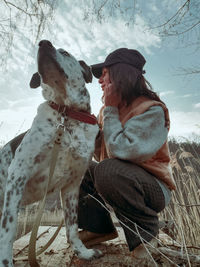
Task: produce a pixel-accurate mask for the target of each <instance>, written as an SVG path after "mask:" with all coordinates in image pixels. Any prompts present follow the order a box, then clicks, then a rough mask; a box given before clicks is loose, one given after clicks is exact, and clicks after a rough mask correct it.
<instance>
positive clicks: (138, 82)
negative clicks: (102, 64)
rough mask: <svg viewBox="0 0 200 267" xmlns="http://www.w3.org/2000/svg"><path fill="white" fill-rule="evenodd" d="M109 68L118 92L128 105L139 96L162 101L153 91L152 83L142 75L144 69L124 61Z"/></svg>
mask: <svg viewBox="0 0 200 267" xmlns="http://www.w3.org/2000/svg"><path fill="white" fill-rule="evenodd" d="M107 68H108V70H109V75H110V80H111V82H112V83H114V86H115V88H116V90H117V93H119V94H120V95H121V100H122V101H124V102H125V103H126V105H127V106H128V105H130V104H131V103H132V102H133V100H134V99H136V98H137V97H139V96H146V97H148V98H150V99H152V100H156V101H159V102H162V101H161V99H160V97H159V96H158V95H157V94H156V93H155V92H154V91H153V88H152V86H151V84H150V83H149V82H148V81H147V80H146V79H145V78H144V76H143V75H142V71H140V70H138V69H136V68H134V67H133V66H131V65H128V64H124V63H118V64H114V65H111V66H109V67H107ZM162 103H163V102H162Z"/></svg>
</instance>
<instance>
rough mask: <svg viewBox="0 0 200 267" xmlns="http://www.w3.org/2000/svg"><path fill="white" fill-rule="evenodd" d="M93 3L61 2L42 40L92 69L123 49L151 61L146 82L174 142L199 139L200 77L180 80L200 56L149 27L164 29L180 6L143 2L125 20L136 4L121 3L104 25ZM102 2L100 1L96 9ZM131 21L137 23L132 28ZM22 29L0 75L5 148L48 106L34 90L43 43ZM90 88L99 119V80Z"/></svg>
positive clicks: (0, 137) (166, 0) (0, 132)
mask: <svg viewBox="0 0 200 267" xmlns="http://www.w3.org/2000/svg"><path fill="white" fill-rule="evenodd" d="M92 2H93V1H92V0H82V1H81V0H80V1H79V0H66V1H65V0H60V1H58V7H57V9H56V10H55V14H54V19H53V20H52V21H51V23H50V26H49V28H50V31H44V33H43V34H42V36H41V37H40V39H48V40H50V41H51V42H52V43H53V45H54V46H55V47H56V48H60V47H61V48H64V49H65V50H67V51H68V52H70V53H71V54H73V55H74V56H75V57H76V58H77V59H78V60H84V61H85V62H86V63H87V64H88V65H90V64H96V63H100V62H102V61H104V59H105V57H106V56H107V55H108V54H109V53H110V52H112V51H113V50H115V49H117V48H120V47H127V48H132V49H137V50H139V51H140V52H141V53H142V54H143V55H144V57H145V59H146V64H145V66H144V69H145V71H146V74H145V78H146V79H147V80H148V81H149V82H150V83H151V84H152V86H153V88H154V91H156V92H157V93H158V94H159V95H160V97H161V99H162V100H163V101H164V102H165V103H166V105H167V107H168V109H169V112H170V118H171V129H170V132H169V136H170V137H175V138H180V137H181V138H183V139H184V138H186V139H187V138H191V137H192V136H199V135H200V90H199V87H200V77H198V76H197V75H196V76H186V75H179V74H180V68H183V67H191V66H195V64H196V65H198V64H199V58H200V53H199V51H198V50H197V51H195V50H194V49H193V48H191V47H189V46H187V45H185V41H187V39H185V40H184V39H180V38H174V37H171V38H165V39H164V40H163V39H162V38H161V36H160V35H159V34H158V31H157V30H156V29H154V30H149V23H153V25H159V24H161V23H162V22H163V21H166V20H165V19H166V18H167V17H168V16H170V15H171V14H173V13H174V10H176V8H177V2H180V1H174V0H163V1H158V0H148V1H145V0H140V1H139V2H140V5H136V6H135V12H134V13H133V11H132V10H131V9H129V11H128V13H126V14H125V13H124V9H123V8H126V7H129V6H128V4H131V3H133V2H134V1H129V0H127V1H122V2H124V3H125V2H126V3H125V4H126V6H123V5H122V9H121V12H115V13H112V14H110V13H109V12H111V11H110V9H109V6H108V7H106V9H105V10H103V16H104V20H103V21H102V22H101V23H100V22H98V21H97V19H96V15H95V14H94V13H93V12H92V8H91V7H92V5H91V4H92ZM101 2H102V1H101V0H99V1H96V3H97V7H98V6H99V5H100V4H101ZM115 2H118V1H115ZM182 2H184V1H182ZM0 8H1V10H0V12H1V13H2V12H6V10H3V8H5V7H3V5H2V4H1V6H0ZM118 11H119V9H118ZM88 14H89V15H88ZM87 15H88V16H87ZM84 17H85V18H86V17H87V19H84ZM132 17H134V21H132V22H131V18H132ZM19 23H20V22H19ZM20 27H21V32H17V31H16V32H15V33H14V37H13V40H14V45H13V49H12V54H11V55H9V57H8V58H7V68H6V69H4V71H2V70H1V71H0V88H1V89H0V145H1V144H4V143H6V142H8V141H9V140H10V139H12V138H14V137H15V136H17V135H18V134H20V133H21V132H23V131H25V130H27V129H29V128H30V127H31V123H32V121H33V118H34V116H35V115H36V113H37V107H38V106H39V104H40V103H42V102H43V101H44V99H43V97H42V94H41V88H37V89H30V87H29V81H30V79H31V76H32V74H33V73H34V72H36V71H37V61H36V56H37V49H38V42H37V43H34V42H33V38H32V36H31V32H30V31H29V28H28V25H26V24H23V25H20ZM194 34H195V32H194ZM185 38H188V39H190V40H191V41H192V40H193V38H195V36H194V35H192V34H190V36H187V37H185ZM30 40H31V41H30ZM87 88H88V91H89V93H90V96H91V107H92V113H94V114H95V115H97V114H98V111H99V109H100V107H101V105H102V103H101V96H102V92H101V88H100V86H99V84H98V80H97V79H95V78H94V79H93V82H92V84H87Z"/></svg>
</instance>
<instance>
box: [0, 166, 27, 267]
mask: <svg viewBox="0 0 200 267" xmlns="http://www.w3.org/2000/svg"><path fill="white" fill-rule="evenodd" d="M25 183H26V176H25V175H22V173H21V174H19V171H18V170H13V171H9V173H8V179H7V184H6V188H5V194H4V205H3V210H2V217H1V226H0V267H2V266H4V267H5V266H6V267H11V266H13V263H12V251H13V242H14V239H15V235H16V229H17V215H18V211H19V205H20V202H21V198H22V193H23V190H24V186H25Z"/></svg>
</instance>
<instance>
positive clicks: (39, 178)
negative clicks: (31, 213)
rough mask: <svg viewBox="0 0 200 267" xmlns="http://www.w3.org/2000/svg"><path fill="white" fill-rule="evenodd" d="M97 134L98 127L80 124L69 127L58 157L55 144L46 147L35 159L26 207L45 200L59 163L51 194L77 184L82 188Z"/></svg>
mask: <svg viewBox="0 0 200 267" xmlns="http://www.w3.org/2000/svg"><path fill="white" fill-rule="evenodd" d="M96 133H97V127H96V126H90V125H89V126H88V125H83V124H80V125H79V122H73V123H66V125H65V131H64V132H63V136H62V137H61V144H60V146H58V153H57V154H56V152H55V151H53V147H54V144H53V143H51V144H46V148H45V149H44V151H41V152H40V154H39V155H37V156H35V158H34V163H35V166H34V172H33V173H32V175H31V178H30V179H29V181H28V182H27V184H26V187H25V191H24V196H23V201H22V203H23V204H29V203H32V202H34V201H37V200H39V199H41V198H42V196H43V194H44V191H45V188H46V186H47V181H48V177H49V175H50V166H51V165H52V164H53V162H54V161H55V160H56V166H55V169H54V174H53V176H52V177H51V181H50V185H49V188H48V192H53V191H54V190H56V189H58V190H59V189H61V188H63V187H65V186H70V185H71V184H73V183H74V184H79V183H80V181H81V178H82V177H83V175H84V173H85V171H86V169H87V167H88V165H89V161H90V160H91V157H92V154H93V151H94V140H95V136H96ZM47 147H48V149H47ZM37 161H38V162H37Z"/></svg>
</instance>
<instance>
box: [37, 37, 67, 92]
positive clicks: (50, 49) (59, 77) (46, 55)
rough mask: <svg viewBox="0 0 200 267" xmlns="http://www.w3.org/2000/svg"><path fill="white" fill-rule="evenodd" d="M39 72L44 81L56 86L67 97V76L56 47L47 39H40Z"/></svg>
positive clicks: (53, 86)
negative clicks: (58, 59) (59, 61)
mask: <svg viewBox="0 0 200 267" xmlns="http://www.w3.org/2000/svg"><path fill="white" fill-rule="evenodd" d="M38 72H39V74H40V75H41V77H42V82H43V83H45V84H48V85H49V86H50V87H51V88H55V89H56V90H57V91H58V92H60V93H61V94H62V95H63V97H66V89H65V85H66V82H67V76H66V74H65V72H64V70H63V68H62V67H61V66H60V64H59V63H58V62H57V60H56V49H55V47H54V46H53V45H52V44H51V42H49V41H47V40H43V41H40V43H39V49H38Z"/></svg>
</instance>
